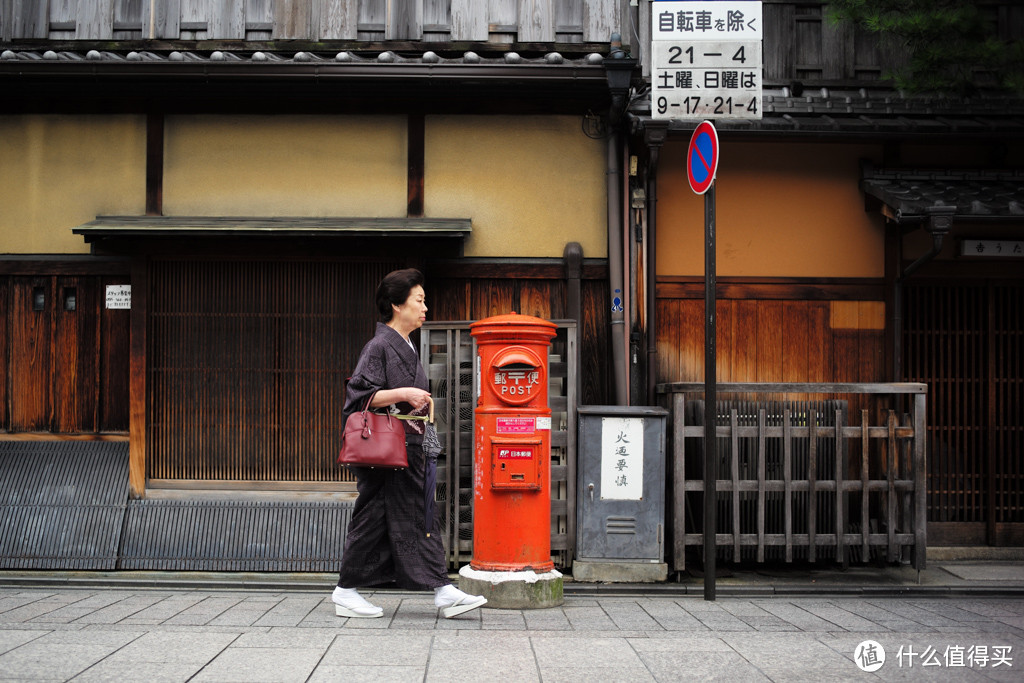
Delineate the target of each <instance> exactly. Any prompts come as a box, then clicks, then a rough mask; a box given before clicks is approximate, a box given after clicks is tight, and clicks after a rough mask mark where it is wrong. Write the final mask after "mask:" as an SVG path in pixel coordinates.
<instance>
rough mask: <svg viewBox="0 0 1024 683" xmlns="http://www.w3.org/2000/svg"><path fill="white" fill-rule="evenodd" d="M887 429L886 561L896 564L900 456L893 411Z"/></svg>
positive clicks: (890, 413)
mask: <svg viewBox="0 0 1024 683" xmlns="http://www.w3.org/2000/svg"><path fill="white" fill-rule="evenodd" d="M886 429H887V432H888V435H887V437H886V450H885V476H886V491H885V494H886V505H885V522H886V535H887V540H886V559H887V561H888V562H895V561H896V560H898V559H899V554H898V552H897V548H896V461H897V460H898V459H899V454H898V452H897V450H896V413H895V412H894V411H892V410H890V411H889V416H888V418H887V420H886Z"/></svg>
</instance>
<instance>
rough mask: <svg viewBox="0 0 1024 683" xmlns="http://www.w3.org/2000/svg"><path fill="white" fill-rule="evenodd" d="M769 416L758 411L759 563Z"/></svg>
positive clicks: (762, 540)
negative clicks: (766, 435)
mask: <svg viewBox="0 0 1024 683" xmlns="http://www.w3.org/2000/svg"><path fill="white" fill-rule="evenodd" d="M766 428H767V414H766V412H765V409H764V408H761V409H759V410H758V411H757V561H758V562H764V498H765V493H764V487H765V479H766V478H767V476H768V471H767V464H766V462H765V461H766V460H767V459H768V453H767V451H766V448H765V429H766Z"/></svg>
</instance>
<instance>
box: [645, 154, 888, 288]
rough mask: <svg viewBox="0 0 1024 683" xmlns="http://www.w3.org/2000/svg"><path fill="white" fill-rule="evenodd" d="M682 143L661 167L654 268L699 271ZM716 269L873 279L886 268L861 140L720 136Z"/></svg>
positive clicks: (696, 199) (662, 272) (700, 251)
mask: <svg viewBox="0 0 1024 683" xmlns="http://www.w3.org/2000/svg"><path fill="white" fill-rule="evenodd" d="M687 142H689V140H688V139H687V140H686V141H685V142H681V143H675V142H673V143H670V144H668V145H667V146H666V148H665V149H664V151H663V153H662V156H661V160H660V161H659V165H658V207H657V211H658V216H657V240H658V244H657V272H658V275H659V276H672V275H682V276H686V275H689V276H694V275H703V273H704V197H703V196H698V195H696V194H694V193H693V191H692V190H690V187H689V184H688V183H687V180H686V167H685V155H686V146H687ZM720 148H721V152H720V159H721V161H720V163H719V167H718V175H717V180H716V181H715V192H716V200H715V207H716V226H715V227H716V240H717V258H716V261H717V263H716V266H717V267H716V271H717V274H718V275H719V276H735V277H813V278H823V277H828V278H876V277H882V276H883V274H884V267H885V258H884V255H885V244H884V243H885V235H884V228H883V221H882V218H881V216H880V215H879V214H878V213H877V212H875V213H870V214H869V213H866V212H865V211H864V195H863V193H862V192H861V191H860V188H859V180H860V166H859V160H860V159H861V158H871V157H880V156H881V154H880V150H877V149H876V148H873V147H870V146H865V145H850V144H846V145H841V144H793V143H778V142H776V143H757V142H729V141H728V139H725V140H721V145H720Z"/></svg>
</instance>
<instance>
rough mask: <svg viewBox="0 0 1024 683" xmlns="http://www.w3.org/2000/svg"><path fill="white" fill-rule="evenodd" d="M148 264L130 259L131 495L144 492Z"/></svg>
mask: <svg viewBox="0 0 1024 683" xmlns="http://www.w3.org/2000/svg"><path fill="white" fill-rule="evenodd" d="M148 292H149V267H148V263H147V262H146V260H145V257H143V256H139V257H136V258H135V259H134V260H133V262H132V308H131V341H130V342H129V349H130V356H131V359H130V361H129V373H130V376H129V378H128V385H129V392H128V393H129V406H128V487H129V490H130V495H131V496H132V497H133V498H142V497H143V496H144V495H145V492H146V428H147V426H146V403H147V397H146V350H147V347H148V342H147V338H146V333H147V330H148V324H147V320H146V318H147V316H148V309H149V296H148Z"/></svg>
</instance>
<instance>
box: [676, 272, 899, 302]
mask: <svg viewBox="0 0 1024 683" xmlns="http://www.w3.org/2000/svg"><path fill="white" fill-rule="evenodd" d="M656 291H657V294H658V298H659V299H660V298H665V299H703V298H704V279H703V278H696V277H690V276H668V277H659V278H658V284H657V289H656ZM715 292H716V295H717V298H718V300H719V301H721V300H723V299H739V300H746V299H777V300H793V301H883V300H884V299H885V293H886V290H885V283H884V282H883V281H882V280H860V279H856V280H851V279H843V278H838V279H834V278H821V279H817V278H771V280H770V281H766V280H764V279H759V278H743V277H724V278H718V284H717V287H716V288H715Z"/></svg>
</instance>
